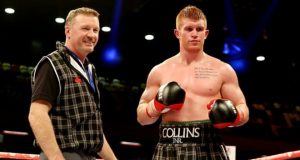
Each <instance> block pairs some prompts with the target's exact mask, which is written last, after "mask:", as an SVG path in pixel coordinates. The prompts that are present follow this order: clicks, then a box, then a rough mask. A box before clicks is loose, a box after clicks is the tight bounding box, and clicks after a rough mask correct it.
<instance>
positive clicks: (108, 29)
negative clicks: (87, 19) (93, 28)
mask: <svg viewBox="0 0 300 160" xmlns="http://www.w3.org/2000/svg"><path fill="white" fill-rule="evenodd" d="M101 30H102V31H103V32H110V31H111V28H110V27H108V26H103V27H102V28H101Z"/></svg>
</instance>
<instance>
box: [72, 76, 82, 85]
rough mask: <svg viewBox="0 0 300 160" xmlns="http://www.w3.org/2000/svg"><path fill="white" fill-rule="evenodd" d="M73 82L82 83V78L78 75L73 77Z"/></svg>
mask: <svg viewBox="0 0 300 160" xmlns="http://www.w3.org/2000/svg"><path fill="white" fill-rule="evenodd" d="M74 82H75V83H82V80H81V79H80V77H79V76H76V77H74Z"/></svg>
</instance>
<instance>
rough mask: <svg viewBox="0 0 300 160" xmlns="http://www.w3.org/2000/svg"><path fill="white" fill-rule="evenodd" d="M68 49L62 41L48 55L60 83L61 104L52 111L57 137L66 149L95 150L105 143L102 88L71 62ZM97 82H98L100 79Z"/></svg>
mask: <svg viewBox="0 0 300 160" xmlns="http://www.w3.org/2000/svg"><path fill="white" fill-rule="evenodd" d="M66 52H67V51H66V48H65V47H64V46H63V44H62V43H58V44H57V51H54V52H52V53H51V54H49V55H47V56H46V57H44V59H48V60H49V61H50V63H51V65H52V67H53V68H54V70H55V73H56V76H57V79H58V80H59V84H60V95H59V96H58V98H57V105H56V106H53V108H52V110H51V111H50V117H51V121H52V124H53V127H54V130H55V134H56V139H57V142H58V144H59V146H60V148H61V149H62V150H64V149H74V150H81V151H84V152H86V153H87V154H95V153H96V152H98V151H100V149H101V147H102V144H103V130H102V127H101V125H102V124H101V123H102V121H101V115H100V111H99V105H100V103H99V100H100V96H99V90H98V88H97V87H96V88H97V91H96V93H95V92H94V91H93V89H92V88H91V87H90V85H89V82H88V81H87V80H86V79H85V78H84V77H83V75H81V73H80V72H78V71H77V70H76V69H75V68H73V67H72V66H71V64H70V63H69V61H68V60H69V58H70V57H69V56H70V55H69V54H67V53H66ZM41 61H42V60H41ZM94 75H95V73H94ZM94 77H96V75H95V76H94ZM95 82H96V84H97V83H98V82H97V80H96V79H95Z"/></svg>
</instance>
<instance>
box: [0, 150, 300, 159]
mask: <svg viewBox="0 0 300 160" xmlns="http://www.w3.org/2000/svg"><path fill="white" fill-rule="evenodd" d="M299 157H300V150H297V151H291V152H285V153H280V154H275V155H271V156H265V157H261V158H254V159H251V160H286V159H293V158H299ZM2 158H5V159H22V160H39V155H38V154H26V153H13V152H0V159H2ZM97 160H103V159H97Z"/></svg>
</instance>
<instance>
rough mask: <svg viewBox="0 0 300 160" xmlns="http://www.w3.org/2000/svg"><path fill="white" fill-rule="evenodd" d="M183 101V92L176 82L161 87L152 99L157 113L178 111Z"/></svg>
mask: <svg viewBox="0 0 300 160" xmlns="http://www.w3.org/2000/svg"><path fill="white" fill-rule="evenodd" d="M184 99H185V91H184V90H183V89H182V88H181V87H180V86H179V84H178V83H177V82H174V81H173V82H169V83H167V84H165V85H162V86H161V87H160V88H159V90H158V93H157V95H156V97H155V99H154V107H155V109H156V110H157V111H158V112H161V113H166V112H168V111H169V110H171V109H172V110H180V109H181V107H182V106H183V103H184Z"/></svg>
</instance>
